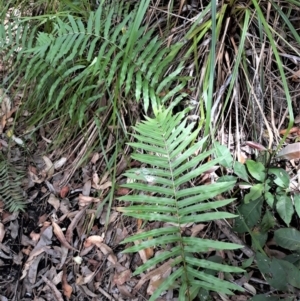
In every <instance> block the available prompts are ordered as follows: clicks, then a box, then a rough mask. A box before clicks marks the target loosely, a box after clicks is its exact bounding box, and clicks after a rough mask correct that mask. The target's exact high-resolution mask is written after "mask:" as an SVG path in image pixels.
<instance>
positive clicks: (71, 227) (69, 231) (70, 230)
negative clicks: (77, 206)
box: [66, 208, 86, 243]
mask: <svg viewBox="0 0 300 301" xmlns="http://www.w3.org/2000/svg"><path fill="white" fill-rule="evenodd" d="M85 212H86V210H85V208H84V209H82V210H80V211H78V212H77V214H76V215H75V216H74V218H73V220H72V222H71V224H70V225H69V227H68V229H67V232H66V240H67V242H68V243H71V242H72V238H73V232H74V229H75V227H76V226H77V225H78V223H79V221H80V220H81V219H82V217H83V216H84V214H85Z"/></svg>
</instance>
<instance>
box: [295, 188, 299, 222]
mask: <svg viewBox="0 0 300 301" xmlns="http://www.w3.org/2000/svg"><path fill="white" fill-rule="evenodd" d="M294 206H295V210H296V212H297V215H298V217H300V193H295V194H294Z"/></svg>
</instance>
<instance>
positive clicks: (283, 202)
mask: <svg viewBox="0 0 300 301" xmlns="http://www.w3.org/2000/svg"><path fill="white" fill-rule="evenodd" d="M276 210H277V212H278V214H279V215H280V217H281V218H282V219H283V221H284V222H285V223H286V225H287V226H289V224H290V222H291V220H292V216H293V214H294V207H293V203H292V200H291V197H289V196H287V195H281V196H279V197H278V198H277V203H276Z"/></svg>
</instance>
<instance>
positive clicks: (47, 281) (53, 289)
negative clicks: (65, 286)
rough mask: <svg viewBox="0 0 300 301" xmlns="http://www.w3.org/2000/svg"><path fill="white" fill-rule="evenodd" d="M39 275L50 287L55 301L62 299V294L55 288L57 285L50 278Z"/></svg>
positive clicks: (61, 300) (62, 300)
mask: <svg viewBox="0 0 300 301" xmlns="http://www.w3.org/2000/svg"><path fill="white" fill-rule="evenodd" d="M41 277H42V279H43V280H44V282H45V283H46V284H47V285H48V286H49V287H50V289H51V291H52V293H53V296H54V298H55V299H56V301H64V299H63V297H62V294H61V292H60V291H59V290H58V289H57V287H56V286H55V285H54V284H53V283H52V282H51V281H50V280H48V279H47V278H46V277H45V276H43V275H41Z"/></svg>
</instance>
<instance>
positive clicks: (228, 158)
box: [214, 142, 233, 168]
mask: <svg viewBox="0 0 300 301" xmlns="http://www.w3.org/2000/svg"><path fill="white" fill-rule="evenodd" d="M214 147H215V155H216V157H217V158H219V157H223V159H222V160H221V161H220V164H221V165H223V166H224V167H226V168H232V162H233V158H232V155H231V152H230V151H229V149H228V148H227V147H226V146H225V145H221V144H220V143H219V142H214ZM224 156H225V157H224Z"/></svg>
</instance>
